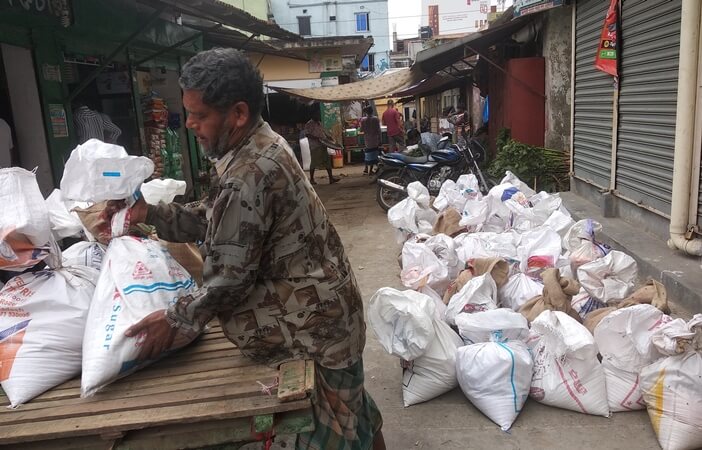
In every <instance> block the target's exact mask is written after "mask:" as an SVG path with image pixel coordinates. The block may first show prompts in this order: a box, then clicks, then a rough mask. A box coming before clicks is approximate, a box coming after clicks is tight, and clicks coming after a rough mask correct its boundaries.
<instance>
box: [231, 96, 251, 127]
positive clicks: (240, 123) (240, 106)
mask: <svg viewBox="0 0 702 450" xmlns="http://www.w3.org/2000/svg"><path fill="white" fill-rule="evenodd" d="M227 118H228V119H229V121H230V122H229V123H231V124H232V125H233V126H235V127H236V128H243V127H245V126H246V125H247V124H248V123H249V120H250V119H251V111H250V110H249V105H248V104H247V103H246V102H236V103H235V104H234V105H233V106H232V107H231V108H230V109H229V113H228V117H227Z"/></svg>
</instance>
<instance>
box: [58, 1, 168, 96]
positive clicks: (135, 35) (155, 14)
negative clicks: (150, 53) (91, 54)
mask: <svg viewBox="0 0 702 450" xmlns="http://www.w3.org/2000/svg"><path fill="white" fill-rule="evenodd" d="M164 9H166V5H162V6H161V7H160V8H158V9H157V10H156V11H154V12H153V13H151V15H150V16H149V18H148V19H147V20H146V22H144V24H143V25H142V26H141V27H139V29H138V30H136V31H135V32H134V33H132V34H131V35H130V36H129V37H128V38H127V40H126V41H124V42H122V43H121V44H120V45H119V46H118V47H117V48H116V49H115V50H114V51H113V52H112V53H110V56H108V57H107V58H105V61H103V62H102V64H101V65H100V66H99V67H98V68H97V69H95V70H94V71H93V72H91V74H90V75H88V77H87V78H85V79H84V80H83V81H81V82H80V84H79V85H78V87H76V88H75V89H74V90H73V92H71V94H70V95H69V96H68V100H67V102H68V103H71V102H72V101H73V100H75V98H76V97H77V96H78V94H80V93H81V92H82V91H83V89H85V88H86V87H88V85H89V84H90V83H92V82H93V80H95V78H97V76H98V75H100V73H102V71H103V70H105V68H106V67H107V66H108V65H109V64H110V63H111V62H112V60H113V59H115V57H116V56H117V55H118V54H119V53H120V52H121V51H122V50H124V49H125V48H127V46H128V45H129V44H131V43H132V42H134V40H135V39H136V38H138V37H139V35H140V34H141V33H142V32H143V31H144V30H145V29H146V28H148V27H149V26H151V24H153V23H154V22H155V21H156V20H157V19H158V18H159V16H160V15H161V13H162V12H163V10H164Z"/></svg>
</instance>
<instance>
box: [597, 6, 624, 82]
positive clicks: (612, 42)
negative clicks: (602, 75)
mask: <svg viewBox="0 0 702 450" xmlns="http://www.w3.org/2000/svg"><path fill="white" fill-rule="evenodd" d="M618 23H619V0H611V2H610V4H609V10H608V11H607V17H605V24H604V28H603V29H602V35H601V36H600V43H599V45H598V47H597V55H596V56H595V67H596V68H597V69H599V70H601V71H603V72H606V73H608V74H610V75H612V76H613V77H617V76H618V75H619V71H618V70H617V46H618V42H617V41H618V30H617V27H618Z"/></svg>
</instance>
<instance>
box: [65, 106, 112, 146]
mask: <svg viewBox="0 0 702 450" xmlns="http://www.w3.org/2000/svg"><path fill="white" fill-rule="evenodd" d="M73 124H74V125H75V127H76V133H77V134H78V143H79V144H83V143H85V141H87V140H89V139H100V140H101V141H103V142H107V143H109V144H116V143H117V139H118V138H119V136H120V135H121V134H122V130H120V129H119V127H118V126H117V125H115V124H114V123H113V122H112V120H111V119H110V117H109V116H108V115H107V114H104V113H101V112H98V111H95V110H92V109H90V108H89V107H88V105H87V103H86V102H85V101H78V102H76V104H75V106H74V109H73Z"/></svg>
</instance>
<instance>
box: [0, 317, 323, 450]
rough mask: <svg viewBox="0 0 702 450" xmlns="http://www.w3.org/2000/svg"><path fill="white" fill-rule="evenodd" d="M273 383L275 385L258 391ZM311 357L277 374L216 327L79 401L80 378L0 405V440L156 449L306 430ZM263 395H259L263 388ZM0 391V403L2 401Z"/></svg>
mask: <svg viewBox="0 0 702 450" xmlns="http://www.w3.org/2000/svg"><path fill="white" fill-rule="evenodd" d="M277 379H278V380H279V387H278V388H275V387H274V388H271V389H265V388H264V387H266V386H273V385H275V383H276V380H277ZM313 389H314V365H313V363H312V362H311V361H294V362H291V363H286V364H284V365H282V366H281V367H280V369H279V370H275V369H271V368H269V367H266V366H263V365H260V364H256V363H254V362H253V361H251V360H250V359H248V358H246V357H244V356H242V355H241V353H240V352H239V350H238V349H237V348H236V347H235V346H234V345H233V344H232V343H231V342H230V341H229V340H227V339H226V338H225V337H224V335H223V334H222V330H221V328H220V326H219V325H215V326H214V327H213V328H211V329H210V330H209V331H207V332H206V333H205V334H204V335H203V336H202V337H201V338H200V339H199V340H198V341H197V342H196V343H194V344H192V345H190V346H189V347H187V348H185V349H183V350H181V351H179V352H178V353H176V354H174V355H173V356H172V357H170V358H167V359H165V360H163V361H160V362H157V363H155V364H153V365H152V366H150V367H148V368H146V369H144V370H141V371H139V372H136V373H134V374H132V375H130V376H128V377H125V378H123V379H121V380H118V381H116V382H115V383H113V384H111V385H109V386H107V387H106V388H104V389H103V390H102V391H100V392H98V393H97V394H96V395H95V396H93V397H91V398H86V399H82V398H80V379H74V380H71V381H69V382H67V383H64V384H62V385H60V386H57V387H56V388H54V389H51V390H50V391H48V392H45V393H44V394H42V395H40V396H39V397H37V398H36V399H34V400H32V401H30V402H29V403H27V404H25V405H22V406H21V407H19V408H17V409H14V410H13V409H8V408H4V407H3V408H0V446H2V448H8V449H9V448H11V449H13V450H25V449H42V450H50V449H61V450H65V449H117V450H127V449H129V450H138V449H143V450H157V449H164V450H165V449H169V450H170V449H180V448H201V447H207V446H215V445H221V444H228V443H235V442H238V443H243V442H251V441H257V440H266V439H268V438H269V437H270V436H271V435H273V434H296V433H301V432H305V431H310V430H313V429H314V425H313V418H312V409H311V405H310V399H309V396H310V394H311V392H312V391H313ZM266 391H268V392H266ZM8 404H9V401H8V400H7V397H6V396H5V395H4V393H2V391H0V405H3V406H5V405H8Z"/></svg>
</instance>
